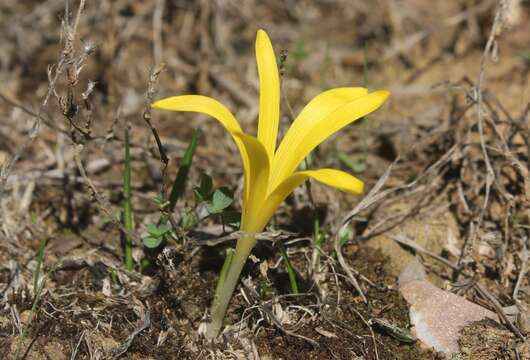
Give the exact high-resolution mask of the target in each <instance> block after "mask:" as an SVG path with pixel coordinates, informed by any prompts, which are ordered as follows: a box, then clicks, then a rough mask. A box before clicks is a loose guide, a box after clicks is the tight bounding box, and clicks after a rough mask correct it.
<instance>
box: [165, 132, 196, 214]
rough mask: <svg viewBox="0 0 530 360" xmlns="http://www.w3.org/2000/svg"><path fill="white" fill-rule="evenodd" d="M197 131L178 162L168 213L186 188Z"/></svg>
mask: <svg viewBox="0 0 530 360" xmlns="http://www.w3.org/2000/svg"><path fill="white" fill-rule="evenodd" d="M197 137H198V131H197V129H193V132H192V134H191V141H190V143H189V144H188V147H187V149H186V152H185V153H184V157H183V158H182V160H181V162H180V166H179V169H178V172H177V176H176V177H175V181H174V182H173V187H172V188H171V193H170V195H169V211H173V210H174V209H175V205H176V204H177V201H178V199H179V198H180V197H181V196H182V195H183V194H184V190H185V187H186V180H187V179H188V173H189V171H190V167H191V163H192V161H193V155H194V154H195V149H197Z"/></svg>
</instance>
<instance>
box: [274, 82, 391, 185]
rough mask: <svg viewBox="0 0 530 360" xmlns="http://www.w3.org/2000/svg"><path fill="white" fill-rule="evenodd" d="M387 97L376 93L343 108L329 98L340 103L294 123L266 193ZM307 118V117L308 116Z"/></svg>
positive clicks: (362, 97) (386, 92) (278, 153)
mask: <svg viewBox="0 0 530 360" xmlns="http://www.w3.org/2000/svg"><path fill="white" fill-rule="evenodd" d="M389 95H390V93H389V92H388V91H385V90H380V91H375V92H373V93H371V94H367V95H364V96H360V97H357V98H355V99H353V100H351V101H348V102H345V103H342V105H340V104H339V102H340V101H339V100H338V99H334V98H333V97H332V96H330V97H329V99H333V100H331V101H332V102H333V104H339V105H338V106H337V107H335V108H334V109H332V108H333V104H331V102H330V105H329V106H327V107H326V106H325V105H321V108H322V109H324V108H325V109H326V110H327V111H325V110H322V111H321V112H320V113H318V112H317V115H320V117H319V118H316V117H315V118H312V120H311V121H307V122H302V121H301V122H300V125H298V124H297V129H296V132H295V131H293V132H292V135H289V138H288V137H287V135H286V140H287V141H285V140H284V141H282V144H281V145H280V147H279V148H278V151H277V152H276V156H275V157H274V160H273V163H272V166H271V180H270V182H269V189H268V191H269V192H271V191H273V190H274V189H275V187H276V186H278V185H279V184H280V183H281V182H282V181H283V180H284V179H286V178H287V177H288V176H289V175H291V174H292V173H293V171H294V170H295V169H296V167H297V166H298V165H299V164H300V162H301V161H302V160H303V159H304V158H305V157H306V156H307V155H308V154H309V153H310V152H311V151H312V150H313V149H314V148H315V147H317V146H318V145H319V144H320V143H321V142H323V141H324V140H325V139H327V138H328V137H330V136H331V135H333V134H334V133H335V132H337V131H338V130H340V129H342V128H343V127H344V126H346V125H348V124H350V123H352V122H353V121H355V120H358V119H360V118H362V117H363V116H365V115H367V114H369V113H371V112H373V111H375V110H377V109H378V108H379V107H380V106H381V105H382V104H383V103H384V102H385V100H386V99H387V98H388V96H389ZM339 98H340V96H339ZM322 104H327V102H326V101H322ZM308 106H309V105H308ZM307 118H309V113H308V117H307ZM293 126H294V124H293ZM289 131H291V130H289ZM297 134H300V136H297ZM284 142H285V145H284Z"/></svg>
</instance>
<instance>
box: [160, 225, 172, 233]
mask: <svg viewBox="0 0 530 360" xmlns="http://www.w3.org/2000/svg"><path fill="white" fill-rule="evenodd" d="M170 230H171V227H170V226H169V225H168V224H160V225H158V233H159V234H160V235H165V234H167V233H168V232H169V231H170Z"/></svg>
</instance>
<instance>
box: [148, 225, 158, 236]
mask: <svg viewBox="0 0 530 360" xmlns="http://www.w3.org/2000/svg"><path fill="white" fill-rule="evenodd" d="M146 228H147V232H148V233H149V234H152V235H158V226H156V224H147V226H146Z"/></svg>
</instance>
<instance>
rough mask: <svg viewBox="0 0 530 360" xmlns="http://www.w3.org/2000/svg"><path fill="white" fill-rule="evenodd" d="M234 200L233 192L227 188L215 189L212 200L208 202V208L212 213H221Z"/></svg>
mask: <svg viewBox="0 0 530 360" xmlns="http://www.w3.org/2000/svg"><path fill="white" fill-rule="evenodd" d="M233 201H234V199H233V197H232V193H231V192H230V191H229V190H228V189H227V188H220V189H217V190H215V192H214V193H213V196H212V202H211V203H208V204H206V209H207V210H208V212H209V213H210V214H219V213H220V212H222V211H223V210H224V209H226V208H227V207H229V206H230V205H231V204H232V202H233Z"/></svg>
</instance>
